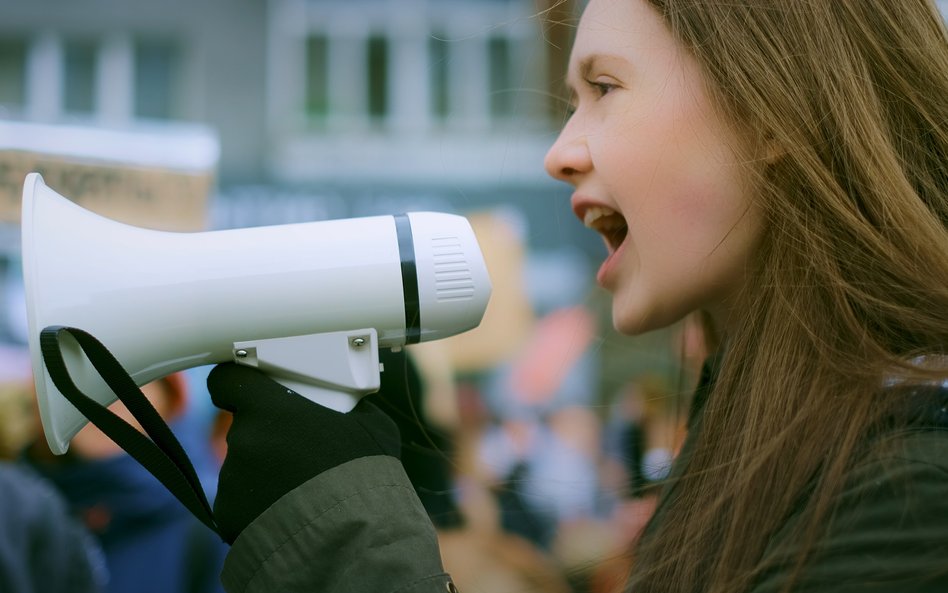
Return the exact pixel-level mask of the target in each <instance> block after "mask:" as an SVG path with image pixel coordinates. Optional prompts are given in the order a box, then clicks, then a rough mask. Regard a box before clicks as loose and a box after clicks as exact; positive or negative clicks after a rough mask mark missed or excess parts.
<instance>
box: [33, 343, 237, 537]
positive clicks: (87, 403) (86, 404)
mask: <svg viewBox="0 0 948 593" xmlns="http://www.w3.org/2000/svg"><path fill="white" fill-rule="evenodd" d="M63 334H69V335H71V336H72V337H73V338H75V340H76V342H78V344H79V347H80V348H81V349H82V351H83V352H84V353H85V355H86V357H88V359H89V362H91V363H92V366H93V367H94V368H95V370H96V371H97V372H98V373H99V375H100V376H101V377H102V378H103V379H104V380H105V382H106V384H107V385H108V386H109V387H110V388H111V389H112V391H113V392H114V393H115V395H116V396H117V397H118V399H119V400H121V401H122V403H124V404H125V406H126V407H127V408H128V410H129V412H131V414H132V416H134V417H135V419H136V420H137V421H138V422H139V423H140V424H141V425H142V428H143V429H144V430H145V432H146V433H147V434H148V437H151V438H150V439H149V438H148V437H146V436H145V435H143V434H142V433H141V432H139V431H138V430H136V429H135V428H133V427H132V426H131V425H130V424H129V423H128V422H126V421H125V420H122V419H121V418H119V417H118V416H116V415H115V414H114V413H113V412H111V411H110V410H109V409H108V408H106V407H105V406H103V405H102V404H100V403H99V402H97V401H95V400H94V399H92V398H91V397H89V396H87V395H86V394H84V393H83V392H82V391H80V390H79V388H78V387H77V386H76V384H75V383H74V382H73V381H72V378H71V377H70V376H69V370H68V369H67V367H66V363H65V360H64V358H63V355H62V349H61V348H60V338H61V336H62V335H63ZM40 350H41V352H42V354H43V361H44V363H45V364H46V370H47V372H48V373H49V377H50V379H51V380H52V381H53V384H54V385H56V388H57V389H59V391H60V392H61V393H62V394H63V396H65V397H66V399H67V400H69V402H70V403H71V404H72V405H74V406H75V407H76V409H78V410H79V411H80V412H81V413H82V414H83V415H84V416H85V417H86V418H88V419H89V421H90V422H92V423H93V424H94V425H95V426H97V427H98V428H99V429H100V430H101V431H102V432H104V433H105V434H106V435H107V436H108V437H109V438H111V439H112V440H113V441H115V442H116V443H117V444H118V445H119V446H120V447H122V449H124V450H125V451H126V452H128V454H129V455H131V456H132V457H133V458H135V459H136V460H137V461H138V462H139V463H140V464H141V465H142V466H144V467H145V469H147V470H148V471H149V472H151V473H152V475H154V476H155V477H156V478H158V480H159V481H160V482H161V483H162V484H164V486H165V487H166V488H167V489H168V490H169V491H171V493H172V494H174V496H175V497H176V498H177V499H178V500H179V501H181V503H182V504H183V505H184V506H185V507H187V509H188V510H189V511H191V513H193V514H194V516H195V517H197V518H198V520H200V521H201V522H202V523H204V524H205V525H207V526H208V527H210V528H211V529H212V530H214V531H215V532H218V533H219V531H218V528H217V523H216V522H215V521H214V513H213V511H212V510H211V506H210V504H209V503H208V501H207V497H206V496H205V494H204V490H203V488H202V487H201V483H200V481H199V479H198V476H197V472H195V471H194V466H193V465H192V464H191V460H190V459H189V458H188V455H187V453H186V452H185V451H184V448H183V447H182V446H181V443H180V442H178V439H177V438H176V437H175V436H174V434H173V433H172V432H171V429H170V428H169V427H168V425H167V424H166V423H165V421H164V420H163V419H162V418H161V416H160V415H159V414H158V412H157V411H156V410H155V408H154V407H153V406H152V405H151V402H149V401H148V398H146V397H145V395H144V394H143V393H142V392H141V390H140V389H139V388H138V385H136V384H135V381H134V380H133V379H132V378H131V377H130V376H129V375H128V373H127V372H126V371H125V369H123V368H122V365H121V364H120V363H119V362H118V360H116V358H115V357H114V356H113V355H112V353H111V352H109V351H108V349H107V348H106V347H105V346H104V345H103V344H102V343H101V342H99V341H98V340H97V339H96V338H94V337H93V336H92V335H91V334H89V333H87V332H85V331H83V330H80V329H76V328H72V327H62V326H50V327H47V328H46V329H44V330H43V331H42V332H41V333H40Z"/></svg>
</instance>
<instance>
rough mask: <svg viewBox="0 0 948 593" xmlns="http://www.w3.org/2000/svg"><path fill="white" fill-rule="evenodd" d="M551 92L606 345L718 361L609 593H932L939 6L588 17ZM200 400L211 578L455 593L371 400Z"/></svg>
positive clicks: (235, 381) (728, 6)
mask: <svg viewBox="0 0 948 593" xmlns="http://www.w3.org/2000/svg"><path fill="white" fill-rule="evenodd" d="M568 81H569V82H570V85H571V87H572V88H573V90H574V97H575V101H574V107H575V113H573V114H572V116H571V117H570V119H569V121H568V122H567V123H566V125H565V128H564V129H563V131H562V133H561V135H560V137H559V139H558V140H557V142H556V144H555V145H554V146H553V147H552V149H551V150H550V153H549V155H548V157H547V161H546V166H547V168H548V170H549V172H550V174H551V175H553V176H555V177H556V178H558V179H561V180H563V181H565V182H567V183H569V184H571V185H572V186H573V187H574V188H575V193H574V194H573V198H572V207H573V210H574V211H575V212H576V214H577V216H579V217H580V218H581V219H582V220H583V221H584V222H585V224H586V225H587V226H589V227H590V228H592V229H594V230H596V231H598V232H599V233H601V234H602V235H603V237H604V240H605V244H606V248H607V252H608V256H607V257H606V259H605V261H604V262H603V264H602V267H601V268H600V270H599V273H598V276H597V279H598V282H599V283H600V284H601V285H602V286H603V287H604V288H605V289H607V290H608V291H610V292H611V293H612V295H613V317H614V322H615V325H616V327H617V328H618V329H619V330H621V331H622V332H625V333H629V334H637V333H641V332H645V331H649V330H651V329H655V328H659V327H663V326H666V325H668V324H671V323H674V322H676V321H678V320H680V319H682V318H683V317H684V316H686V315H688V314H689V313H691V312H694V311H700V312H702V313H703V314H704V316H705V318H706V319H707V320H708V325H709V329H710V330H711V332H712V335H713V336H715V342H716V343H717V352H716V354H715V356H714V357H713V359H712V361H713V362H711V363H710V364H709V365H708V373H707V376H706V381H705V382H704V383H703V385H702V387H701V389H699V395H700V397H699V399H698V400H697V402H696V405H695V406H694V408H693V410H694V411H693V416H692V419H691V423H690V426H691V428H690V433H689V437H688V442H687V443H686V445H685V447H684V449H683V451H682V453H681V455H680V457H679V459H678V461H677V462H676V466H675V468H674V470H673V472H672V476H671V478H670V480H669V482H668V484H666V486H665V488H664V492H663V496H662V500H661V502H660V503H659V507H658V511H657V513H656V515H655V517H654V519H653V520H652V522H651V524H650V525H649V526H648V527H647V528H646V531H645V534H644V536H643V538H642V539H641V541H640V543H639V545H638V547H637V549H636V550H635V552H634V561H633V570H632V574H631V576H630V580H629V583H628V584H627V588H628V590H630V591H634V592H635V593H640V592H651V591H674V592H691V591H702V592H725V591H726V592H734V591H738V592H740V591H749V592H752V593H763V592H771V591H774V592H779V591H833V592H842V591H893V592H895V591H899V592H907V591H945V590H948V396H946V390H945V389H944V384H945V382H946V380H948V359H946V358H945V356H946V354H948V352H946V349H948V315H946V313H948V230H946V224H948V40H946V33H945V28H944V25H943V23H942V20H941V17H940V16H939V14H938V13H937V11H936V9H935V7H934V5H933V4H932V2H930V1H927V0H901V1H899V2H894V1H889V0H874V1H869V0H791V1H788V0H754V1H750V0H732V1H729V2H720V1H717V0H590V2H589V3H588V6H587V7H586V9H585V11H584V14H583V16H582V19H581V21H580V24H579V28H578V30H577V36H576V41H575V46H574V48H573V54H572V57H571V61H570V66H569V73H568ZM210 387H211V391H212V393H213V394H214V396H215V401H216V402H217V403H218V404H219V405H221V406H223V407H227V408H229V409H232V410H234V411H236V422H235V425H234V429H233V430H232V433H231V436H230V437H229V438H230V451H229V453H228V458H227V461H226V462H225V467H224V470H223V472H222V475H221V481H220V491H219V493H218V498H217V510H218V513H217V514H218V519H219V521H220V522H221V525H222V527H224V530H225V532H226V533H227V534H228V538H229V539H235V538H236V541H235V545H234V548H233V551H232V552H231V557H230V558H229V559H228V566H227V567H225V574H224V578H225V583H227V585H228V587H230V588H231V589H233V590H248V591H250V590H254V591H256V590H261V591H262V590H266V589H268V588H269V589H272V590H306V587H315V588H316V589H318V590H322V591H326V590H340V591H342V590H345V591H349V590H353V591H368V590H384V591H395V590H397V591H446V590H447V591H450V590H452V589H451V587H452V585H451V584H450V581H449V579H448V577H447V576H446V575H444V574H443V573H442V569H441V567H440V563H439V562H438V560H437V548H436V546H435V545H434V544H433V543H432V542H433V541H434V540H433V537H434V536H433V534H432V533H431V532H430V526H428V524H427V522H426V521H424V520H423V513H421V512H420V511H418V505H417V501H416V500H415V499H414V497H413V496H412V494H411V489H410V488H409V487H407V486H406V483H405V480H404V478H403V477H402V476H403V473H402V472H401V470H400V468H399V467H398V464H397V462H395V461H394V460H393V459H392V457H393V456H397V454H398V451H397V446H393V445H392V440H391V434H392V433H391V430H390V427H388V426H387V425H386V422H385V419H384V418H381V417H379V416H377V415H376V414H375V411H374V408H372V407H371V404H369V403H368V402H365V403H364V404H363V405H360V407H359V408H357V410H356V411H355V412H354V413H351V414H349V415H345V416H347V418H345V419H343V418H342V416H343V415H336V414H335V413H329V412H327V411H325V410H322V409H320V408H318V406H314V405H312V404H309V403H308V402H304V401H299V402H297V401H295V400H291V399H290V398H286V397H283V398H282V399H281V398H278V397H276V395H280V394H285V390H281V389H279V388H277V387H274V386H273V384H272V383H267V380H266V379H265V378H263V377H261V376H260V375H256V374H255V373H253V371H251V370H249V369H246V368H236V367H232V366H221V367H218V369H216V370H215V373H213V374H212V376H211V378H210ZM268 390H270V391H273V392H274V393H273V397H263V395H265V394H262V393H261V392H266V391H268ZM296 399H301V398H296ZM276 400H281V403H280V404H278V405H275V406H274V405H271V403H270V402H273V401H276ZM263 401H266V402H268V403H267V406H266V407H265V406H263V405H261V404H259V403H257V402H263ZM287 402H290V403H287ZM274 422H276V423H274ZM268 423H270V424H269V425H270V426H280V427H281V428H280V430H279V431H274V430H269V431H267V430H265V429H264V427H266V426H267V425H268ZM277 423H278V424H277ZM343 423H345V425H346V426H347V427H348V428H346V429H343V428H340V426H341V425H342V424H343ZM313 425H319V426H325V427H334V428H332V429H331V430H332V431H334V434H335V433H338V434H336V436H333V434H329V435H328V436H321V435H323V434H324V433H325V432H326V431H327V430H329V429H325V430H323V429H320V430H314V429H313ZM242 427H243V428H242ZM320 438H322V440H320ZM286 440H291V441H293V443H294V446H293V447H288V446H286V442H285V441H286ZM341 443H342V444H341ZM342 449H345V451H342ZM304 452H305V455H304ZM314 457H315V458H318V459H317V460H314V459H313V458H314ZM274 460H276V461H274ZM285 493H288V494H285ZM238 535H239V537H238ZM317 585H318V586H317ZM334 587H335V588H334Z"/></svg>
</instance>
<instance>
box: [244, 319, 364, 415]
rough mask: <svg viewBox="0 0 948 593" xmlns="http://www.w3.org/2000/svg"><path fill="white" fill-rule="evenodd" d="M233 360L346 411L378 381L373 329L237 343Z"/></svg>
mask: <svg viewBox="0 0 948 593" xmlns="http://www.w3.org/2000/svg"><path fill="white" fill-rule="evenodd" d="M234 362H236V363H238V364H242V365H246V366H250V367H254V368H257V369H260V370H261V371H263V372H264V373H266V374H267V375H269V376H270V378H272V379H273V380H275V381H276V382H277V383H279V384H280V385H283V386H284V387H287V388H289V389H292V390H293V391H295V392H296V393H298V394H300V395H302V396H303V397H305V398H306V399H308V400H310V401H314V402H316V403H317V404H320V405H322V406H325V407H327V408H332V409H333V410H336V411H337V412H348V411H350V410H351V409H352V408H354V407H355V405H356V404H357V403H359V399H361V398H362V397H363V396H365V395H368V394H370V393H374V392H376V391H378V390H379V384H380V381H381V379H380V377H379V372H380V368H379V350H378V333H377V332H376V331H375V329H374V328H365V329H359V330H354V331H339V332H327V333H320V334H311V335H307V336H292V337H288V338H271V339H265V340H252V341H248V342H236V343H234Z"/></svg>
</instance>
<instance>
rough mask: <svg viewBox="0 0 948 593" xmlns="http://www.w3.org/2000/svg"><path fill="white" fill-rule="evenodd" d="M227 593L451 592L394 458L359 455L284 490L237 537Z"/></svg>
mask: <svg viewBox="0 0 948 593" xmlns="http://www.w3.org/2000/svg"><path fill="white" fill-rule="evenodd" d="M222 580H223V582H224V587H225V589H226V590H227V591H228V593H244V592H246V593H251V592H261V593H295V592H303V591H306V592H319V593H429V592H430V593H450V592H451V591H452V590H453V587H454V585H453V584H452V583H451V579H450V577H449V576H448V575H447V574H446V573H445V572H444V569H443V568H442V566H441V556H440V553H439V550H438V542H437V536H436V534H435V530H434V527H433V526H432V524H431V521H430V520H429V519H428V516H427V514H426V513H425V510H424V508H423V507H422V505H421V503H420V502H419V500H418V497H417V496H416V495H415V491H414V489H413V488H412V485H411V483H410V482H409V481H408V478H407V477H406V476H405V472H404V470H403V469H402V465H401V463H399V461H398V460H396V459H395V458H393V457H386V456H377V457H363V458H361V459H356V460H354V461H350V462H348V463H346V464H344V465H341V466H339V467H336V468H333V469H331V470H329V471H327V472H325V473H322V474H320V475H318V476H316V477H315V478H313V479H311V480H309V481H308V482H306V483H304V484H303V485H302V486H300V487H299V488H297V489H296V490H293V491H292V492H290V493H288V494H286V495H285V496H283V497H282V498H281V499H279V500H278V501H277V502H276V503H274V504H273V506H271V507H270V508H269V509H267V510H266V511H264V513H263V514H261V515H260V516H259V517H258V518H257V519H256V520H255V521H254V522H253V523H251V524H250V525H249V526H248V527H247V529H245V530H244V531H243V533H241V534H240V536H239V537H238V538H237V541H235V542H234V546H233V547H232V548H231V551H230V554H229V555H228V557H227V560H226V561H225V563H224V571H223V574H222Z"/></svg>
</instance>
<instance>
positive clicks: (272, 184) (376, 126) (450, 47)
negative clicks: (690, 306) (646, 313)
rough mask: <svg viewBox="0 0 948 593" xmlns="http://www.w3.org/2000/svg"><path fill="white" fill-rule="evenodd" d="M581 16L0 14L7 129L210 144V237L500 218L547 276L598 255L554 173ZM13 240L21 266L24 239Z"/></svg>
mask: <svg viewBox="0 0 948 593" xmlns="http://www.w3.org/2000/svg"><path fill="white" fill-rule="evenodd" d="M576 11H577V7H576V2H575V1H574V0H570V1H567V2H565V3H562V2H558V1H557V0H397V1H396V0H200V1H198V2H186V1H184V0H167V1H164V2H151V1H148V0H31V1H30V2H22V1H21V0H0V14H3V19H0V120H4V119H5V120H13V121H27V122H43V123H52V124H62V123H67V124H76V125H83V126H95V127H103V128H108V129H122V130H127V129H132V130H146V131H147V130H161V129H176V128H180V129H186V128H187V126H202V127H204V128H207V129H209V130H212V131H213V133H214V134H216V136H217V138H218V139H219V145H220V156H219V161H218V166H217V171H216V173H217V179H216V185H215V191H214V195H213V199H212V200H211V201H210V206H211V211H210V214H209V218H208V225H209V226H210V227H211V228H233V227H242V226H254V225H260V224H278V223H284V222H296V221H303V220H319V219H325V218H339V217H347V216H361V215H368V214H378V213H388V212H399V211H407V210H420V209H430V210H441V211H458V212H464V213H466V212H472V211H476V210H482V209H487V208H494V207H498V206H503V207H505V208H507V209H510V210H511V211H512V212H514V213H515V215H516V216H517V217H519V220H521V221H522V222H523V223H524V224H523V233H524V240H525V241H526V242H527V244H528V245H529V246H530V247H531V249H537V250H541V251H543V250H553V251H552V253H554V259H555V257H556V256H555V254H556V253H557V250H559V249H560V248H561V247H562V246H563V245H564V244H568V245H586V246H588V247H590V248H591V249H592V250H598V249H599V246H598V242H597V241H596V240H595V237H593V236H592V234H591V233H587V232H583V229H582V225H581V224H579V223H578V221H576V220H575V219H574V218H573V216H572V214H571V213H570V211H569V207H568V205H567V201H568V195H569V190H568V188H567V187H565V186H562V184H559V183H557V182H554V181H552V180H550V179H549V178H548V177H547V176H546V174H545V172H544V169H543V165H542V161H543V156H544V154H545V152H546V150H547V148H548V146H549V145H550V143H552V141H553V140H554V138H555V136H556V131H557V129H558V128H559V126H560V124H561V123H562V118H563V114H564V113H565V105H564V104H563V102H562V94H561V93H560V92H559V86H558V85H559V84H560V83H561V79H562V75H563V73H564V71H565V63H566V57H567V50H568V46H569V37H570V35H571V33H572V30H573V29H574V24H575V15H576ZM13 173H16V174H15V175H14V174H13ZM13 173H11V172H10V171H9V170H7V171H4V170H3V164H2V163H0V182H3V181H4V179H5V176H11V177H17V179H9V180H6V182H9V183H8V184H13V183H15V184H16V185H19V184H21V183H22V180H20V179H18V177H19V176H20V175H19V171H15V172H13ZM525 221H529V225H527V224H526V223H525ZM2 239H3V240H0V249H3V250H4V251H6V252H8V253H9V252H15V251H16V243H17V238H16V229H13V228H10V229H6V232H5V233H4V234H3V238H2ZM575 261H576V260H575V257H573V258H572V259H570V262H575ZM568 265H572V264H568ZM544 269H546V268H544ZM574 277H575V272H574V273H573V274H572V276H570V280H569V282H573V278H574ZM554 284H555V282H554ZM574 292H575V291H574ZM545 298H546V299H547V300H550V299H551V298H552V299H553V300H556V299H555V297H549V296H547V297H545Z"/></svg>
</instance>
